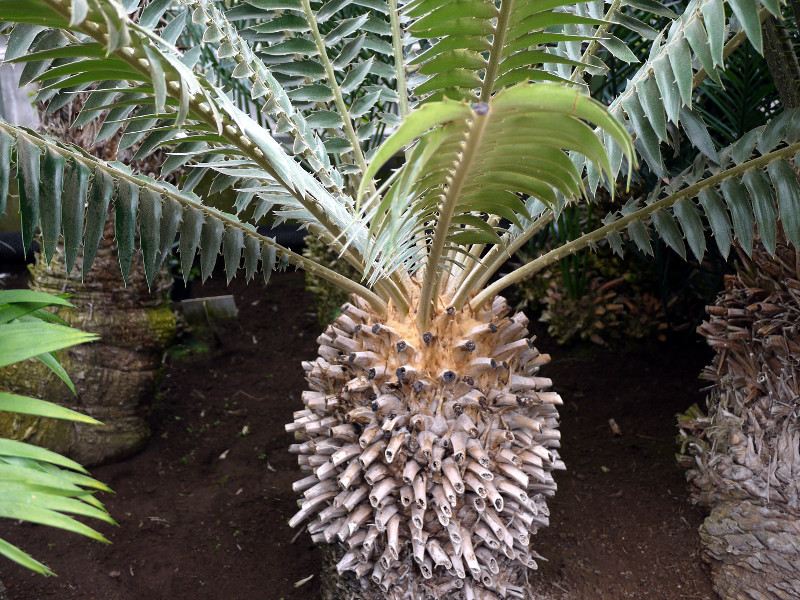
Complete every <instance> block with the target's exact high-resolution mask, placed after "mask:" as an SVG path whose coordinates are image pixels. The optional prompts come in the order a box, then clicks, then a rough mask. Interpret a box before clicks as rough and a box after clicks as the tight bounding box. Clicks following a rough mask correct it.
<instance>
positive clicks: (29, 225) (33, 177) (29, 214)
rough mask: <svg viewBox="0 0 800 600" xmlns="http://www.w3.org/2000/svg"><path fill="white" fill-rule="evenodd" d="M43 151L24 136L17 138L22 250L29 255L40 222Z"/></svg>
mask: <svg viewBox="0 0 800 600" xmlns="http://www.w3.org/2000/svg"><path fill="white" fill-rule="evenodd" d="M41 155H42V151H41V150H40V149H39V147H38V146H36V144H33V143H31V142H30V141H28V138H27V137H25V136H24V135H20V136H19V137H18V138H17V176H18V178H19V179H20V186H19V212H20V216H21V217H22V248H23V250H24V252H25V253H26V254H27V252H28V248H29V247H30V245H31V242H32V241H33V234H34V232H35V231H36V225H37V224H38V222H39V159H40V157H41Z"/></svg>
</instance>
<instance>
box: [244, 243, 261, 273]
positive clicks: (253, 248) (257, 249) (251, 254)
mask: <svg viewBox="0 0 800 600" xmlns="http://www.w3.org/2000/svg"><path fill="white" fill-rule="evenodd" d="M260 256H261V242H259V241H258V239H257V238H254V237H253V236H252V235H248V236H246V237H245V238H244V273H245V280H246V281H250V280H251V279H252V278H253V275H255V273H256V271H257V270H258V259H259V258H260Z"/></svg>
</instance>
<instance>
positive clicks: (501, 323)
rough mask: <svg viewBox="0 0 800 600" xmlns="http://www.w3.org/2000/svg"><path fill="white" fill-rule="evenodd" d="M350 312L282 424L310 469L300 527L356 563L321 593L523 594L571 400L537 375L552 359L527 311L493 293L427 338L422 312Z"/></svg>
mask: <svg viewBox="0 0 800 600" xmlns="http://www.w3.org/2000/svg"><path fill="white" fill-rule="evenodd" d="M342 312H343V314H342V315H341V316H340V317H339V318H337V319H336V320H335V321H334V323H333V325H332V326H330V327H328V329H326V331H325V333H323V334H322V335H321V336H320V338H319V340H318V341H319V343H320V347H319V358H317V359H316V360H315V361H314V362H309V363H304V364H303V367H304V369H305V370H306V377H307V380H308V382H309V386H310V388H311V389H310V390H309V391H306V392H304V394H303V402H304V404H305V409H304V410H301V411H298V412H297V413H295V420H294V423H292V424H290V425H288V426H287V430H289V431H294V432H295V434H296V436H297V437H298V443H297V444H295V445H294V446H293V447H292V450H293V451H294V452H296V453H297V454H299V462H300V465H301V469H302V470H304V471H307V472H309V475H308V477H306V478H304V479H302V480H301V481H299V482H297V483H296V484H295V490H296V491H297V492H302V493H303V496H304V497H303V499H302V500H301V510H300V512H299V513H298V514H297V515H296V516H295V517H294V518H293V519H292V521H291V524H292V525H293V526H294V525H297V524H299V523H300V522H302V521H303V520H305V519H307V518H308V519H311V522H310V524H309V526H308V528H309V531H310V532H311V534H312V539H314V540H315V541H317V542H322V543H328V544H334V545H335V548H334V549H333V550H332V552H333V554H334V555H336V557H337V560H338V564H337V569H338V571H339V573H343V574H344V573H346V574H347V577H345V578H344V579H343V581H342V585H337V589H333V590H331V589H328V590H327V591H326V593H327V594H328V596H326V598H345V597H346V598H363V599H365V600H366V599H370V600H371V599H373V598H387V599H392V600H400V599H401V598H438V597H441V598H479V599H480V598H487V599H488V598H496V597H498V596H500V597H514V598H523V597H526V596H527V590H526V589H525V576H526V572H527V569H528V568H536V562H535V561H536V559H537V558H539V555H538V554H537V553H536V552H534V551H533V550H532V549H531V548H530V536H531V535H532V534H534V533H536V530H537V529H538V528H539V527H543V526H546V525H547V524H548V514H549V512H548V509H547V505H546V502H545V498H546V497H548V496H551V495H552V494H553V493H554V492H555V489H556V484H555V482H554V481H553V477H552V475H551V471H552V470H553V469H558V468H563V463H562V462H561V461H560V460H559V457H558V452H557V448H558V447H559V439H560V434H559V431H558V429H557V427H558V412H557V409H556V405H557V404H560V403H561V398H560V397H559V396H558V394H556V393H554V392H548V391H544V390H545V389H546V388H548V387H549V386H550V384H551V382H550V380H549V379H546V378H543V377H538V376H537V372H538V369H539V366H540V365H543V364H545V363H547V362H548V361H549V356H547V355H542V354H540V353H539V352H538V351H537V350H536V349H535V348H534V347H533V343H532V340H530V339H528V338H527V335H528V330H527V328H526V325H527V323H528V320H527V318H526V317H525V315H523V314H522V313H517V314H516V315H514V316H513V317H508V316H507V314H508V312H509V311H508V306H507V304H506V302H505V300H504V299H502V298H497V299H495V301H494V302H493V303H492V305H491V306H490V307H489V308H488V309H486V310H481V311H478V312H477V313H473V312H471V311H470V310H468V309H465V310H464V311H463V312H461V313H458V312H454V311H451V312H448V311H442V312H441V314H439V315H437V316H436V317H435V318H434V320H433V322H432V324H431V328H430V330H429V331H427V332H423V333H422V334H420V333H419V332H418V331H417V330H416V327H415V321H414V317H413V311H412V312H411V314H410V315H409V316H408V317H401V316H399V315H390V316H389V318H388V319H381V318H379V317H378V316H377V315H376V314H374V313H373V312H372V311H371V310H370V309H369V307H368V305H366V303H363V304H362V303H359V302H358V301H357V300H354V301H353V303H352V304H346V305H345V306H344V307H343V309H342ZM337 547H338V549H339V550H338V552H337V550H336V548H337ZM353 575H354V576H353Z"/></svg>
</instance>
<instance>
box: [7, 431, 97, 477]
mask: <svg viewBox="0 0 800 600" xmlns="http://www.w3.org/2000/svg"><path fill="white" fill-rule="evenodd" d="M0 456H13V457H19V458H28V459H31V460H36V461H41V462H47V463H50V464H53V465H58V466H59V467H65V468H67V469H72V470H74V471H79V472H81V473H87V471H86V469H84V468H83V467H82V466H81V465H80V464H78V463H76V462H75V461H74V460H71V459H69V458H67V457H65V456H61V455H60V454H58V453H56V452H53V451H51V450H47V449H45V448H40V447H39V446H34V445H32V444H26V443H24V442H19V441H17V440H9V439H5V438H0Z"/></svg>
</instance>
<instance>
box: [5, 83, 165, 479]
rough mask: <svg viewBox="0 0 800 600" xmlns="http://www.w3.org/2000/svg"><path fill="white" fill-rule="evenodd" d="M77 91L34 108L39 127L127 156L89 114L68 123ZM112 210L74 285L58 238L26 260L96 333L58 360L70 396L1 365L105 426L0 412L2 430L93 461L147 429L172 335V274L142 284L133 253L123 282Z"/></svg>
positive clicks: (125, 452) (37, 375)
mask: <svg viewBox="0 0 800 600" xmlns="http://www.w3.org/2000/svg"><path fill="white" fill-rule="evenodd" d="M83 100H85V98H83V97H82V95H79V96H77V97H76V99H75V100H73V101H72V102H71V103H69V104H67V105H66V106H64V107H62V108H60V109H59V110H57V111H55V112H54V113H51V114H47V113H45V112H44V111H42V113H41V118H42V124H41V125H42V130H43V131H44V132H45V133H48V134H51V135H52V136H53V137H57V138H58V139H61V140H65V141H69V142H71V143H73V144H75V145H77V146H80V147H82V148H84V149H85V150H87V151H88V152H91V153H92V154H93V155H94V156H97V157H100V158H103V159H105V160H114V159H120V160H125V159H126V158H130V157H131V156H132V155H133V152H135V150H136V148H135V147H134V148H129V149H127V150H124V151H121V152H119V153H118V152H117V142H118V141H119V140H118V136H119V134H117V137H115V138H113V139H111V140H108V141H106V142H103V143H100V144H95V143H94V138H95V134H96V129H97V127H99V124H98V122H97V121H93V122H92V123H91V124H90V125H88V126H86V127H85V128H83V129H70V128H69V125H70V124H71V123H72V122H73V121H74V120H75V117H76V115H77V112H78V109H79V107H80V106H81V105H82V102H83ZM160 160H161V153H158V154H157V155H153V156H150V157H148V158H147V159H145V160H139V161H135V162H133V163H132V164H133V166H134V168H135V170H136V171H139V172H151V171H156V170H157V165H158V163H159V162H160ZM113 240H114V227H113V214H112V215H111V217H110V218H109V220H108V221H107V222H106V228H105V232H104V236H103V240H102V241H101V242H100V248H99V250H98V252H97V257H96V258H95V260H94V263H93V265H92V269H91V271H89V273H88V274H87V276H86V280H85V281H83V282H81V273H82V266H83V265H82V257H83V253H82V251H81V252H80V253H79V255H78V259H77V262H76V264H75V266H74V267H73V269H72V272H71V274H70V275H69V276H68V277H65V276H64V271H65V269H64V247H63V243H61V242H59V244H58V246H57V248H56V253H55V256H54V258H53V261H52V263H51V264H50V265H49V266H48V265H46V264H45V261H44V260H43V257H42V256H40V255H37V257H36V263H35V264H34V265H33V266H32V267H31V275H32V282H31V287H32V288H33V289H35V290H38V291H43V292H49V293H55V294H61V293H64V292H67V293H70V294H73V296H72V298H71V299H70V300H71V302H72V303H73V304H75V306H76V308H75V309H74V310H60V311H59V315H60V316H61V317H62V318H64V319H65V320H66V321H67V322H68V323H69V324H70V325H72V326H73V327H77V328H78V329H82V330H84V331H91V332H93V333H97V334H99V335H100V338H101V339H100V341H99V342H95V343H92V344H84V345H81V346H77V347H75V348H72V349H70V350H68V351H66V352H65V353H64V355H65V356H64V357H63V361H62V363H63V365H64V367H65V369H66V371H67V373H69V374H70V376H71V377H72V380H73V382H74V383H75V389H76V391H77V393H78V396H77V398H76V397H75V396H73V395H72V394H71V392H70V391H69V390H68V389H67V387H66V386H65V385H64V384H63V383H61V381H60V380H59V379H57V378H56V377H55V376H54V375H53V374H52V372H51V371H49V370H48V369H47V368H45V367H44V365H42V364H40V363H38V362H36V361H33V360H31V361H26V362H25V363H23V364H22V366H16V367H14V366H12V367H9V368H8V369H5V370H4V372H0V387H4V388H9V387H11V388H13V389H14V390H16V391H20V392H25V393H26V394H28V395H32V396H37V397H39V398H46V399H47V400H51V401H53V402H59V403H61V404H63V405H65V406H69V407H71V408H76V409H77V410H80V411H83V412H85V413H87V414H89V415H91V416H93V417H95V418H96V419H98V420H100V421H101V422H103V424H104V426H103V427H92V426H88V425H83V424H77V423H71V422H67V421H59V420H54V419H34V418H32V417H24V416H22V415H16V414H11V413H0V435H3V436H8V437H13V438H15V439H24V440H26V441H30V442H32V443H35V444H39V445H42V446H45V447H47V448H51V449H54V450H56V451H58V452H61V453H62V454H67V455H69V456H71V457H72V458H74V459H76V460H78V461H79V462H81V463H83V464H85V465H87V466H92V465H96V464H99V463H103V462H110V461H113V460H118V459H122V458H125V457H126V456H129V455H131V454H132V453H134V452H136V451H137V450H139V449H141V448H142V446H143V445H144V444H145V443H146V441H147V438H148V436H149V429H148V426H147V419H146V413H147V410H148V407H149V405H150V401H151V399H152V397H153V394H154V393H155V390H156V383H157V375H158V371H159V369H160V366H161V359H162V356H163V351H164V347H165V346H166V344H167V343H169V341H170V340H171V339H172V338H173V336H174V334H175V317H174V315H173V313H172V310H171V308H170V306H169V290H170V287H171V280H170V278H169V276H168V275H167V274H166V271H165V270H164V269H162V271H161V273H159V274H158V276H157V277H156V279H155V281H154V282H153V285H152V293H151V292H150V291H148V289H147V284H146V282H145V279H144V270H143V268H142V262H141V256H140V255H139V254H138V253H137V254H136V256H135V258H134V261H133V265H132V267H131V270H130V275H129V276H128V282H127V285H125V283H124V282H123V281H122V277H121V275H120V270H119V262H118V258H117V253H116V244H115V243H114V241H113Z"/></svg>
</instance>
